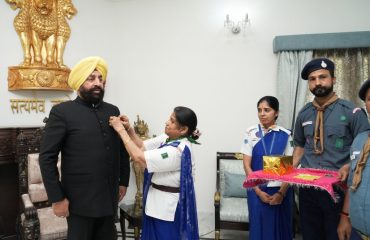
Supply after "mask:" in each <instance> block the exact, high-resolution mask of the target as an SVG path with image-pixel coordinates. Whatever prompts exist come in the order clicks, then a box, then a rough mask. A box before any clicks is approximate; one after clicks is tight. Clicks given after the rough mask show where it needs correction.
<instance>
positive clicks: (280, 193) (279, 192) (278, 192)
mask: <svg viewBox="0 0 370 240" xmlns="http://www.w3.org/2000/svg"><path fill="white" fill-rule="evenodd" d="M276 193H277V194H279V195H280V196H282V197H284V194H283V193H282V192H281V191H277V192H276Z"/></svg>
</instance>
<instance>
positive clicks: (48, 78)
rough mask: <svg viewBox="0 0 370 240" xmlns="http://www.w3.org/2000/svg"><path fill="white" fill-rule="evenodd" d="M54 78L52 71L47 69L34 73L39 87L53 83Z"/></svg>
mask: <svg viewBox="0 0 370 240" xmlns="http://www.w3.org/2000/svg"><path fill="white" fill-rule="evenodd" d="M54 79H55V75H54V73H53V72H49V71H40V72H38V73H37V75H36V81H37V83H38V84H39V85H40V86H41V87H50V86H51V85H53V82H54Z"/></svg>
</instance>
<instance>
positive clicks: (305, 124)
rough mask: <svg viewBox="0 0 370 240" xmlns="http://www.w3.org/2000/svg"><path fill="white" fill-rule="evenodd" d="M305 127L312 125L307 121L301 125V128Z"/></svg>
mask: <svg viewBox="0 0 370 240" xmlns="http://www.w3.org/2000/svg"><path fill="white" fill-rule="evenodd" d="M307 125H312V121H307V122H304V123H302V127H304V126H307Z"/></svg>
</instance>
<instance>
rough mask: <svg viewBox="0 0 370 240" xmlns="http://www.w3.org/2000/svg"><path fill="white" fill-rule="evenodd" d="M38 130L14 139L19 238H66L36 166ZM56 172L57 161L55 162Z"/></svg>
mask: <svg viewBox="0 0 370 240" xmlns="http://www.w3.org/2000/svg"><path fill="white" fill-rule="evenodd" d="M41 133H42V130H41V129H40V130H37V131H36V132H35V133H34V134H32V135H28V136H26V135H25V134H23V132H22V131H21V132H20V133H19V134H18V136H17V143H16V145H17V146H16V158H17V161H18V167H19V194H20V201H21V202H20V212H21V214H20V216H19V220H18V223H17V225H18V232H19V235H20V236H19V237H20V239H42V240H44V239H66V238H67V221H66V219H65V218H59V217H56V216H55V215H54V213H53V210H52V208H51V205H50V204H49V203H48V198H47V194H46V191H45V187H44V184H43V181H42V176H41V171H40V166H39V158H38V157H39V154H38V152H39V144H40V139H41ZM58 169H59V172H60V159H59V161H58Z"/></svg>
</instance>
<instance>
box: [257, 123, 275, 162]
mask: <svg viewBox="0 0 370 240" xmlns="http://www.w3.org/2000/svg"><path fill="white" fill-rule="evenodd" d="M258 131H259V133H260V136H261V141H262V146H263V151H264V152H265V155H266V156H269V155H271V153H272V148H273V146H274V143H275V136H276V134H275V133H274V132H272V133H271V134H273V136H272V142H271V145H270V151H269V152H268V154H267V150H266V143H265V139H264V137H265V135H264V133H263V131H262V128H261V125H260V124H258Z"/></svg>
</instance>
